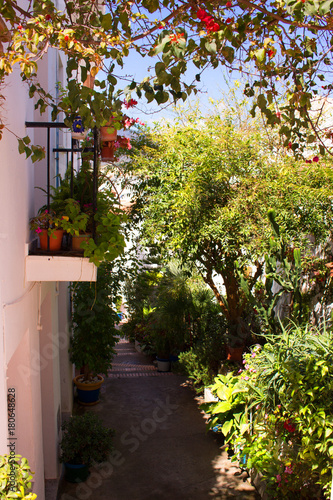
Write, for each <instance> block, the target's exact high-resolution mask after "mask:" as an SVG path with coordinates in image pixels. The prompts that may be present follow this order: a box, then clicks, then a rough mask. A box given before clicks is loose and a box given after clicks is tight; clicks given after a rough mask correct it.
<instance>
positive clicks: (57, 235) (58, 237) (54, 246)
mask: <svg viewBox="0 0 333 500" xmlns="http://www.w3.org/2000/svg"><path fill="white" fill-rule="evenodd" d="M63 235H64V231H63V230H62V229H56V230H55V231H54V232H53V235H52V236H50V246H49V250H50V252H56V251H57V250H60V249H61V244H62V237H63ZM38 236H39V241H40V248H41V250H48V248H47V229H42V232H41V233H39V235H38Z"/></svg>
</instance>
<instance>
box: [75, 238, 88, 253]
mask: <svg viewBox="0 0 333 500" xmlns="http://www.w3.org/2000/svg"><path fill="white" fill-rule="evenodd" d="M90 238H91V234H79V235H78V236H76V235H75V234H74V235H73V236H72V250H75V251H77V252H83V251H84V250H83V248H81V243H82V242H83V241H88V240H89V239H90Z"/></svg>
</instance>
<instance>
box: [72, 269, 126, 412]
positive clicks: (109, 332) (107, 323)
mask: <svg viewBox="0 0 333 500" xmlns="http://www.w3.org/2000/svg"><path fill="white" fill-rule="evenodd" d="M111 276H112V264H111V263H108V262H105V263H103V264H102V265H101V266H100V268H99V270H98V275H97V282H96V284H94V285H93V286H92V285H91V283H88V282H81V283H76V284H75V286H73V287H72V300H73V316H72V321H73V336H72V338H71V346H70V358H71V361H72V363H74V364H75V366H76V367H77V368H78V369H80V370H81V373H80V375H77V376H76V377H75V378H74V383H75V385H76V387H77V392H78V398H79V402H80V403H81V404H84V405H92V404H96V403H98V401H99V393H100V387H101V385H102V383H103V381H104V378H103V376H102V375H107V372H108V370H109V369H110V368H111V366H112V358H113V356H114V349H113V347H114V345H115V343H116V341H117V330H116V328H115V324H117V323H118V322H119V317H118V315H117V311H116V308H115V309H113V307H112V305H113V303H112V296H113V295H114V289H113V287H114V284H113V282H112V277H111Z"/></svg>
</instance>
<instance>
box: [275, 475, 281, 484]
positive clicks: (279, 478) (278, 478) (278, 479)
mask: <svg viewBox="0 0 333 500" xmlns="http://www.w3.org/2000/svg"><path fill="white" fill-rule="evenodd" d="M276 480H277V482H278V483H281V476H280V474H277V476H276Z"/></svg>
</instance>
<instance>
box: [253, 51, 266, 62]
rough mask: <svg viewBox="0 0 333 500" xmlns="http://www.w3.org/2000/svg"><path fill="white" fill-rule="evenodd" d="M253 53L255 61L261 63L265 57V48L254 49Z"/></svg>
mask: <svg viewBox="0 0 333 500" xmlns="http://www.w3.org/2000/svg"><path fill="white" fill-rule="evenodd" d="M254 55H255V57H256V59H257V61H258V62H260V63H262V62H263V61H264V59H265V55H266V50H265V49H258V50H256V51H255V53H254Z"/></svg>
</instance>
